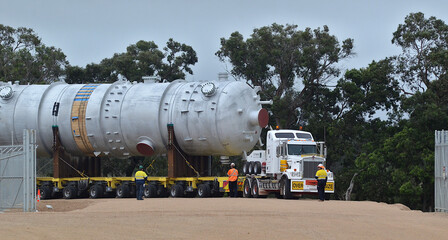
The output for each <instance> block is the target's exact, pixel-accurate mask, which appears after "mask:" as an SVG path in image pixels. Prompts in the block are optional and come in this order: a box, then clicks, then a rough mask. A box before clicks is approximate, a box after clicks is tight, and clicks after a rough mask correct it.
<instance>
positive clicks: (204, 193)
mask: <svg viewBox="0 0 448 240" xmlns="http://www.w3.org/2000/svg"><path fill="white" fill-rule="evenodd" d="M209 196H210V186H209V185H208V184H200V185H199V186H198V197H200V198H206V197H209Z"/></svg>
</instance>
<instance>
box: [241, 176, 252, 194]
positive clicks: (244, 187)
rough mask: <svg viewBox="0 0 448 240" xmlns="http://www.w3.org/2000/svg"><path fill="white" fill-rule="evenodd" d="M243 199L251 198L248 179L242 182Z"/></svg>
mask: <svg viewBox="0 0 448 240" xmlns="http://www.w3.org/2000/svg"><path fill="white" fill-rule="evenodd" d="M243 197H245V198H250V197H252V194H251V187H250V182H249V179H246V180H244V185H243Z"/></svg>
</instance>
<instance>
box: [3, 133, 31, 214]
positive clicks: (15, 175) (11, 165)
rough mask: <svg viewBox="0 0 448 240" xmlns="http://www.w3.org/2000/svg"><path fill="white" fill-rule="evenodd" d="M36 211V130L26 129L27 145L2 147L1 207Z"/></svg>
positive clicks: (24, 136) (25, 140)
mask: <svg viewBox="0 0 448 240" xmlns="http://www.w3.org/2000/svg"><path fill="white" fill-rule="evenodd" d="M13 208H17V209H20V208H21V209H23V211H25V212H32V211H36V131H35V130H27V129H25V130H24V131H23V144H21V145H10V146H0V210H4V209H13Z"/></svg>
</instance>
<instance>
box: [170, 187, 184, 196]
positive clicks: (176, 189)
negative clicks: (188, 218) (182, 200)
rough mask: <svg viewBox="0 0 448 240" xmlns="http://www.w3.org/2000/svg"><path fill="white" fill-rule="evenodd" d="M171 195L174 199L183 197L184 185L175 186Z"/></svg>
mask: <svg viewBox="0 0 448 240" xmlns="http://www.w3.org/2000/svg"><path fill="white" fill-rule="evenodd" d="M170 194H171V197H173V198H178V197H183V196H184V187H182V185H180V184H174V185H173V186H171V191H170Z"/></svg>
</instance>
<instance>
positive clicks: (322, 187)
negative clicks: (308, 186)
mask: <svg viewBox="0 0 448 240" xmlns="http://www.w3.org/2000/svg"><path fill="white" fill-rule="evenodd" d="M325 185H327V180H326V179H323V180H317V192H318V193H319V200H322V201H324V200H325Z"/></svg>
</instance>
